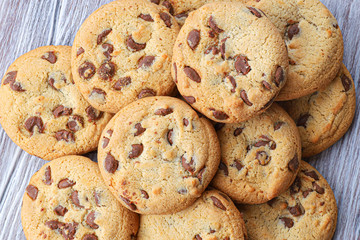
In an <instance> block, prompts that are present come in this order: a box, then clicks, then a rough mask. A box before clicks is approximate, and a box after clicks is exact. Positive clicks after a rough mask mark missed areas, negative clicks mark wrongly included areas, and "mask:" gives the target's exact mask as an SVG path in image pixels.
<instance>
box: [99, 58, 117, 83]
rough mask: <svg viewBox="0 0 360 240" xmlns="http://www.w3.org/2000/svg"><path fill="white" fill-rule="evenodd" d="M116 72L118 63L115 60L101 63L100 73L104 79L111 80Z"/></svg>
mask: <svg viewBox="0 0 360 240" xmlns="http://www.w3.org/2000/svg"><path fill="white" fill-rule="evenodd" d="M115 73H116V65H115V64H114V63H113V62H105V63H103V64H101V66H100V68H99V71H98V74H99V76H100V78H101V79H102V80H111V78H112V77H113V76H114V75H115Z"/></svg>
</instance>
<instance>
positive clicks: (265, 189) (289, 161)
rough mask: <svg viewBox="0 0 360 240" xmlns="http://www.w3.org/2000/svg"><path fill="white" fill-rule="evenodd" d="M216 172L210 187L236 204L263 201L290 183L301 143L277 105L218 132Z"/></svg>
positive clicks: (288, 118)
mask: <svg viewBox="0 0 360 240" xmlns="http://www.w3.org/2000/svg"><path fill="white" fill-rule="evenodd" d="M217 133H218V137H219V141H220V146H221V162H220V166H219V170H218V172H217V174H216V175H215V178H214V179H213V181H212V183H211V185H212V186H213V187H215V188H217V189H219V190H220V191H223V192H224V193H226V194H227V195H228V196H229V197H230V198H231V199H232V200H233V201H235V202H237V203H247V204H259V203H264V202H267V201H269V200H271V199H273V198H275V197H277V196H278V195H280V194H281V193H283V192H284V191H286V190H287V189H288V188H289V186H290V185H291V184H292V182H293V181H294V179H295V177H296V175H297V173H298V171H299V169H300V160H301V140H300V136H299V132H298V130H297V128H296V125H295V123H294V121H293V120H292V119H291V117H290V116H289V115H288V114H287V113H286V112H285V111H284V110H283V109H282V108H281V107H279V106H278V105H277V104H273V105H272V106H271V107H270V108H269V109H268V110H267V111H265V112H264V113H262V114H261V115H259V116H256V117H254V118H252V119H250V120H248V121H246V122H242V123H237V124H225V125H224V126H223V127H222V128H221V129H220V130H218V132H217Z"/></svg>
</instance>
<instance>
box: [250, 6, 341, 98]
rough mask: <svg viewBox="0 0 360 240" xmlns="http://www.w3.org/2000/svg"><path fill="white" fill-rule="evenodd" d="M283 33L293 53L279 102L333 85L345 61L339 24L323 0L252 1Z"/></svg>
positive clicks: (289, 49) (290, 53) (290, 51)
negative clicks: (321, 0)
mask: <svg viewBox="0 0 360 240" xmlns="http://www.w3.org/2000/svg"><path fill="white" fill-rule="evenodd" d="M248 4H251V5H253V6H254V7H257V8H260V9H261V10H262V11H264V13H265V14H266V15H267V16H268V17H269V19H270V20H271V21H272V22H273V23H274V24H275V26H276V27H277V28H278V29H279V31H280V32H281V35H282V36H283V38H284V40H285V42H286V45H287V48H288V51H289V64H290V66H289V74H288V81H287V83H286V84H285V86H284V88H283V89H282V90H281V91H280V94H279V96H278V98H277V99H276V100H277V101H284V100H291V99H295V98H299V97H303V96H305V95H308V94H311V93H313V92H315V91H317V90H319V89H321V88H324V87H325V86H327V85H329V84H330V83H331V81H332V79H334V78H335V77H336V74H337V73H338V71H339V69H340V67H341V62H342V60H343V52H344V43H343V38H342V34H341V30H340V28H339V25H338V23H337V21H336V19H335V17H334V16H333V15H332V14H331V12H330V11H329V10H328V9H327V8H326V7H325V6H324V5H323V4H322V3H321V2H320V1H319V0H306V1H305V0H300V1H299V0H286V1H279V0H261V1H259V0H251V1H249V2H248Z"/></svg>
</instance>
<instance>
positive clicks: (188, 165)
mask: <svg viewBox="0 0 360 240" xmlns="http://www.w3.org/2000/svg"><path fill="white" fill-rule="evenodd" d="M193 164H194V159H193V158H190V162H189V163H188V162H187V159H186V158H185V157H184V156H182V157H181V165H182V166H183V168H184V169H185V170H186V171H189V172H190V173H191V174H193V173H194V172H195V169H194V168H193Z"/></svg>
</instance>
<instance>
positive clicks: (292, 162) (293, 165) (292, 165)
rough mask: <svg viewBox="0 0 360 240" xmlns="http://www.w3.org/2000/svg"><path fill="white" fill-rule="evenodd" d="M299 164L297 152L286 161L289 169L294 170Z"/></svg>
mask: <svg viewBox="0 0 360 240" xmlns="http://www.w3.org/2000/svg"><path fill="white" fill-rule="evenodd" d="M299 165H300V163H299V159H298V156H297V153H295V156H294V157H293V158H292V159H291V160H290V162H289V163H288V168H289V169H290V171H292V172H296V171H297V170H298V168H299Z"/></svg>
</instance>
